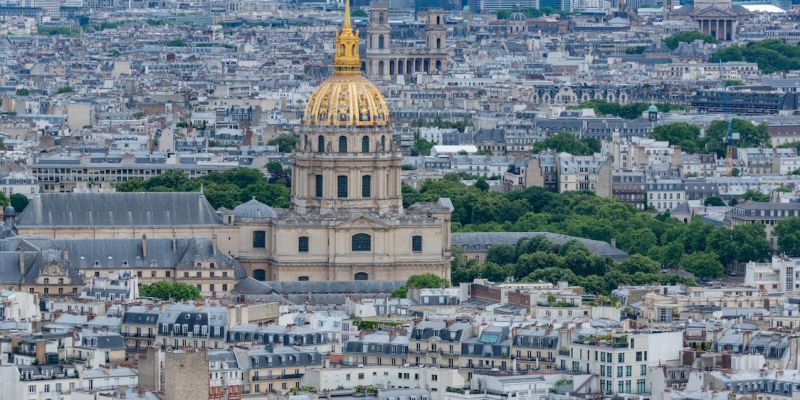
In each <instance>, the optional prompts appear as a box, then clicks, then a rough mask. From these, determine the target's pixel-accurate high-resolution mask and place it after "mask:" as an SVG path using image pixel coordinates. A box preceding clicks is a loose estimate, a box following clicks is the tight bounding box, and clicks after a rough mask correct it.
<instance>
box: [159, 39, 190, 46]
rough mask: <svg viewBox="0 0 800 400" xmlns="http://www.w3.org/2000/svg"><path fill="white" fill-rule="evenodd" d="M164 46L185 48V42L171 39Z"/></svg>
mask: <svg viewBox="0 0 800 400" xmlns="http://www.w3.org/2000/svg"><path fill="white" fill-rule="evenodd" d="M164 46H167V47H186V42H184V41H183V40H181V39H172V40H168V41H166V42H164Z"/></svg>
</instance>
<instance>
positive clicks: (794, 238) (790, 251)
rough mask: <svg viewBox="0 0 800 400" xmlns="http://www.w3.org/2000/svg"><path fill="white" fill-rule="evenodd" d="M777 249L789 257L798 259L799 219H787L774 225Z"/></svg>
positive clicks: (799, 251)
mask: <svg viewBox="0 0 800 400" xmlns="http://www.w3.org/2000/svg"><path fill="white" fill-rule="evenodd" d="M775 236H777V237H778V249H779V250H780V251H781V252H782V253H785V254H786V255H787V256H789V257H800V218H797V217H794V218H787V219H785V220H783V221H781V222H778V224H777V225H775Z"/></svg>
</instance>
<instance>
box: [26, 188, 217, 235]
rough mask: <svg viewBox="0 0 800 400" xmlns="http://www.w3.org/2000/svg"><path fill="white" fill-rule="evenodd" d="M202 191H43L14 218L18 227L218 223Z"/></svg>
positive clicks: (202, 224)
mask: <svg viewBox="0 0 800 400" xmlns="http://www.w3.org/2000/svg"><path fill="white" fill-rule="evenodd" d="M221 224H222V220H221V219H220V218H219V216H218V215H217V213H216V212H215V211H214V208H213V207H211V204H209V202H208V200H207V199H206V198H205V196H204V195H203V194H202V193H195V192H186V193H179V192H156V193H141V192H135V193H43V194H40V195H38V196H36V197H34V198H33V199H32V200H31V202H30V203H29V204H28V206H27V207H25V211H23V212H22V213H21V214H20V216H19V217H18V218H17V223H16V225H17V226H18V227H26V226H31V227H34V226H48V227H73V226H208V225H221Z"/></svg>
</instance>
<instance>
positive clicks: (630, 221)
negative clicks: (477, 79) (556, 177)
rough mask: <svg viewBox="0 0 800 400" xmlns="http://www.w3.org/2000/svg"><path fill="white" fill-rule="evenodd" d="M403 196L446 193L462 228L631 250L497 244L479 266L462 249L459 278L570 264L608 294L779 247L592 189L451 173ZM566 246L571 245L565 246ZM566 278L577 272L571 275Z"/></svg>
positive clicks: (743, 230) (752, 231)
mask: <svg viewBox="0 0 800 400" xmlns="http://www.w3.org/2000/svg"><path fill="white" fill-rule="evenodd" d="M403 196H404V205H405V206H406V207H408V206H410V205H411V204H413V203H416V202H423V201H425V202H431V201H436V200H438V199H439V198H440V197H448V198H450V200H451V201H452V202H453V206H454V208H455V209H454V211H453V214H452V221H453V225H452V227H453V231H456V232H458V231H461V232H542V231H543V232H554V233H561V234H566V235H572V236H577V237H583V238H588V239H594V240H601V241H606V242H610V241H611V240H612V239H615V240H616V241H617V246H619V248H621V249H622V250H625V251H626V252H628V253H629V254H631V255H632V257H631V258H630V260H629V261H626V262H625V263H622V264H619V265H617V264H615V263H612V262H610V260H607V259H604V258H602V257H598V256H595V255H593V254H590V253H588V252H587V251H586V250H585V249H581V246H580V245H579V244H577V243H573V244H570V245H569V246H567V245H558V244H554V243H546V242H544V241H543V240H539V239H530V240H526V241H524V242H520V243H518V244H517V245H516V246H493V247H492V248H491V249H490V251H489V253H488V254H487V259H486V263H484V264H480V263H478V262H476V261H475V260H463V259H461V260H460V259H459V257H457V254H461V253H458V251H459V250H458V249H457V248H454V250H453V255H454V259H453V264H452V278H453V281H454V282H465V281H471V280H472V279H474V278H476V277H482V278H486V279H491V280H496V281H504V280H506V279H515V280H521V279H528V280H535V279H540V278H548V279H549V278H552V277H553V276H555V275H553V274H551V273H550V272H548V271H550V270H548V268H551V267H554V268H557V269H564V268H565V269H567V270H568V272H570V273H572V274H574V279H575V280H577V279H581V280H583V281H585V280H587V279H588V280H589V282H588V283H587V284H591V285H593V286H592V287H594V288H595V289H598V290H600V292H601V293H605V292H606V291H607V289H608V288H611V287H612V286H613V283H615V282H640V283H641V282H643V281H646V280H647V279H650V282H666V281H671V282H676V281H680V279H681V278H674V277H672V275H671V274H664V273H661V272H660V271H661V270H664V269H676V268H681V267H683V268H684V269H686V270H687V271H689V269H687V268H686V267H685V266H682V264H683V262H689V263H690V267H689V268H692V269H693V271H689V272H692V273H695V272H698V271H699V272H698V273H699V275H697V276H698V277H700V278H710V277H715V276H717V274H716V272H713V273H708V271H717V270H718V268H717V267H716V264H713V263H710V262H709V257H711V256H713V257H716V259H717V261H718V262H719V263H720V265H722V266H725V265H731V264H732V263H734V262H747V261H755V260H765V259H767V258H768V257H769V256H770V255H771V252H772V248H771V246H770V243H769V241H768V240H767V237H766V232H765V230H764V226H763V225H759V224H754V225H750V224H748V225H737V226H735V227H734V228H733V229H721V228H720V229H718V228H714V227H712V226H711V225H708V224H705V223H703V221H702V219H699V218H696V219H693V220H692V221H690V222H689V223H683V222H681V221H678V220H677V219H674V218H669V217H664V216H658V217H654V216H652V215H651V214H649V213H647V212H644V211H640V210H637V209H635V208H634V207H631V206H630V205H627V204H623V203H620V202H619V201H617V200H616V199H612V198H601V197H598V196H596V195H594V194H593V193H590V192H566V193H560V194H559V193H553V192H550V191H547V190H546V189H543V188H528V189H526V190H523V191H519V192H511V193H506V194H501V193H494V192H482V191H480V190H478V189H476V188H474V187H469V186H465V185H463V184H462V183H461V181H460V178H459V177H458V176H457V175H446V176H445V177H444V179H441V180H436V181H434V180H429V181H426V182H424V183H423V184H422V185H421V186H420V189H419V190H414V189H413V188H411V187H409V186H405V185H404V186H403ZM564 246H566V247H567V248H568V249H569V251H565V250H563V247H564ZM510 247H514V251H511V249H510ZM695 253H703V254H702V255H703V257H700V256H697V257H690V258H684V256H685V255H688V254H695ZM699 266H702V267H703V268H700V267H699ZM540 271H545V272H540ZM531 274H534V275H533V276H531ZM559 274H562V273H559ZM636 274H638V275H636ZM559 276H561V275H559ZM592 276H594V277H592ZM562 277H563V276H562ZM588 277H592V278H588ZM567 278H573V277H572V275H567ZM545 280H547V279H545ZM587 290H588V289H587Z"/></svg>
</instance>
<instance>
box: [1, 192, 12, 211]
mask: <svg viewBox="0 0 800 400" xmlns="http://www.w3.org/2000/svg"><path fill="white" fill-rule="evenodd" d="M10 204H11V200H9V198H8V196H6V194H5V193H3V192H0V208H6V207H8V206H9V205H10ZM14 210H15V211H16V208H15V209H14Z"/></svg>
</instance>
